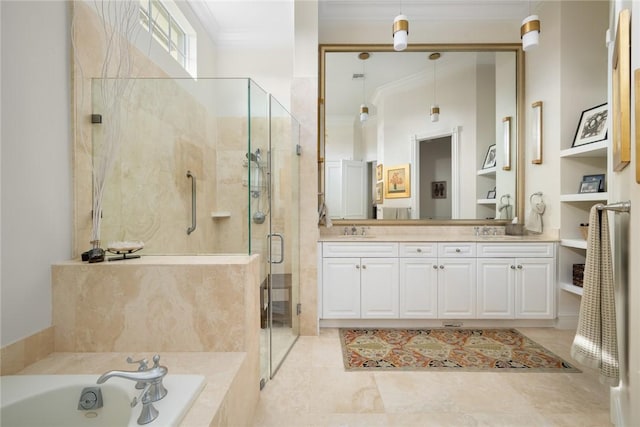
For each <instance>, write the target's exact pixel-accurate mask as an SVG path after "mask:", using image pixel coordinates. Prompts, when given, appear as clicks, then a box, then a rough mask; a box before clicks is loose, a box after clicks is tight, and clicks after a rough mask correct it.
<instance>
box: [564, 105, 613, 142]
mask: <svg viewBox="0 0 640 427" xmlns="http://www.w3.org/2000/svg"><path fill="white" fill-rule="evenodd" d="M608 120H609V108H608V106H607V104H601V105H597V106H595V107H593V108H589V109H588V110H584V111H583V112H582V115H581V116H580V122H579V123H578V129H576V135H575V137H574V138H573V145H571V146H572V147H579V146H581V145H585V144H591V143H592V142H598V141H602V140H604V139H606V138H607V121H608Z"/></svg>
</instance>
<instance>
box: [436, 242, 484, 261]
mask: <svg viewBox="0 0 640 427" xmlns="http://www.w3.org/2000/svg"><path fill="white" fill-rule="evenodd" d="M438 256H439V257H447V258H455V257H461V258H469V257H475V256H476V244H475V243H474V242H440V243H438Z"/></svg>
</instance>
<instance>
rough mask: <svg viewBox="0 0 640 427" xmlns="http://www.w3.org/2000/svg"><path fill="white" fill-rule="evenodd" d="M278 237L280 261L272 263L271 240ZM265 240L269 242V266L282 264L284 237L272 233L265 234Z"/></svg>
mask: <svg viewBox="0 0 640 427" xmlns="http://www.w3.org/2000/svg"><path fill="white" fill-rule="evenodd" d="M272 237H279V238H280V259H279V260H278V261H274V260H272V259H271V238H272ZM267 239H268V240H269V260H268V262H269V263H270V264H282V262H283V261H284V237H283V236H282V234H280V233H272V234H267Z"/></svg>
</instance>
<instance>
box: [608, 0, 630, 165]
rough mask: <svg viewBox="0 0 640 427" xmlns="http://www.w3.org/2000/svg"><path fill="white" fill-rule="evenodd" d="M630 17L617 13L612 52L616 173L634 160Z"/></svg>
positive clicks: (622, 12)
mask: <svg viewBox="0 0 640 427" xmlns="http://www.w3.org/2000/svg"><path fill="white" fill-rule="evenodd" d="M630 30H631V14H630V12H629V10H628V9H624V10H622V11H621V12H620V13H619V14H618V27H617V31H616V43H615V47H614V50H613V58H612V61H611V64H612V67H613V69H612V73H611V74H612V80H613V91H612V93H611V103H612V104H613V105H612V106H611V108H612V113H613V114H612V115H613V123H612V126H611V129H612V133H613V170H614V171H616V172H620V171H621V170H623V169H624V168H625V167H626V166H627V165H628V164H629V162H630V161H631V40H630V32H631V31H630Z"/></svg>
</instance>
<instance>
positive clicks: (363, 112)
mask: <svg viewBox="0 0 640 427" xmlns="http://www.w3.org/2000/svg"><path fill="white" fill-rule="evenodd" d="M368 118H369V108H368V107H367V106H366V105H364V104H362V105H361V106H360V122H361V123H364V122H366V121H367V119H368Z"/></svg>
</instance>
